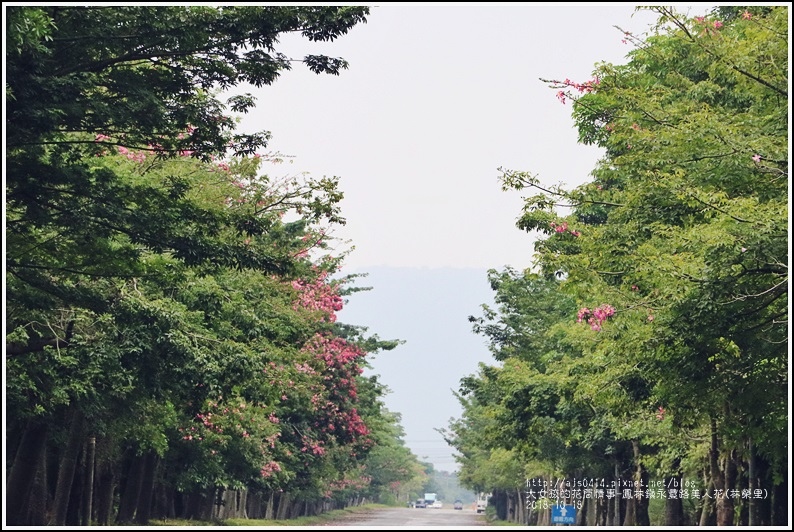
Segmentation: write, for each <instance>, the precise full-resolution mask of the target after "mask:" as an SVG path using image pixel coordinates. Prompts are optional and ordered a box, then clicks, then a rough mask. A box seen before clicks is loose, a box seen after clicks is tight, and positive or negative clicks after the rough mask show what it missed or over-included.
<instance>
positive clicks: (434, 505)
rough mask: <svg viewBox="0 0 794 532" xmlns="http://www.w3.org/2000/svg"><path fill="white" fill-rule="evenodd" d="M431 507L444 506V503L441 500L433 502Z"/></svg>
mask: <svg viewBox="0 0 794 532" xmlns="http://www.w3.org/2000/svg"><path fill="white" fill-rule="evenodd" d="M430 507H431V508H443V507H444V503H443V502H441V501H436V502H434V503H433V504H431V505H430Z"/></svg>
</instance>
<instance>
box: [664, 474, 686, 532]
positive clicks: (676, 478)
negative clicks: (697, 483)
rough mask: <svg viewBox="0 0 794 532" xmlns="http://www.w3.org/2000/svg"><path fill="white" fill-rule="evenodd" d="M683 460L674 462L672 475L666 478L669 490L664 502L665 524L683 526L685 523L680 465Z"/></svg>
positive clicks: (665, 482)
mask: <svg viewBox="0 0 794 532" xmlns="http://www.w3.org/2000/svg"><path fill="white" fill-rule="evenodd" d="M680 466H681V460H680V459H676V460H675V461H674V462H673V470H674V471H675V472H674V473H673V474H672V475H670V476H668V477H665V478H664V486H665V490H666V492H667V497H665V502H664V524H665V526H681V525H683V524H684V504H683V499H682V498H681V489H682V488H683V486H682V482H681V472H680V471H679V467H680Z"/></svg>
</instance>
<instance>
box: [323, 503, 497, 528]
mask: <svg viewBox="0 0 794 532" xmlns="http://www.w3.org/2000/svg"><path fill="white" fill-rule="evenodd" d="M328 525H329V526H332V527H335V526H344V527H348V526H354V527H365V528H369V527H390V526H401V527H402V526H407V527H417V528H428V527H444V528H462V527H472V526H487V522H486V520H485V515H484V514H478V513H477V512H475V511H474V510H472V509H471V508H464V509H463V510H453V509H452V507H449V508H382V509H376V510H371V511H367V512H362V513H360V514H356V515H352V516H349V517H343V518H341V519H339V520H336V519H335V520H333V521H331V522H329V523H328Z"/></svg>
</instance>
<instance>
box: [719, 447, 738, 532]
mask: <svg viewBox="0 0 794 532" xmlns="http://www.w3.org/2000/svg"><path fill="white" fill-rule="evenodd" d="M734 455H735V452H734V451H729V452H727V453H725V456H724V458H723V463H724V464H725V465H724V467H723V471H724V473H723V474H724V477H723V478H722V482H721V484H722V486H721V489H720V488H716V489H715V496H717V495H718V496H717V526H734V522H733V518H734V516H733V510H734V507H733V498H732V497H728V493H727V492H728V490H729V489H731V488H733V486H734V485H735V482H736V462H735V460H734ZM717 476H718V477H719V476H720V475H719V473H718V475H717Z"/></svg>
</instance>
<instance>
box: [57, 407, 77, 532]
mask: <svg viewBox="0 0 794 532" xmlns="http://www.w3.org/2000/svg"><path fill="white" fill-rule="evenodd" d="M82 440H83V415H82V413H81V412H80V411H79V410H78V409H77V408H75V409H74V413H73V414H72V424H71V427H70V429H69V440H68V441H67V443H66V449H64V451H63V455H62V457H61V464H60V467H59V468H58V482H57V484H56V488H55V502H54V508H53V515H52V518H51V519H50V525H51V526H52V525H54V526H65V525H66V513H67V511H68V510H69V498H70V495H71V493H72V483H73V482H74V472H75V469H76V467H77V460H78V458H79V456H80V451H81V450H82Z"/></svg>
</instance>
